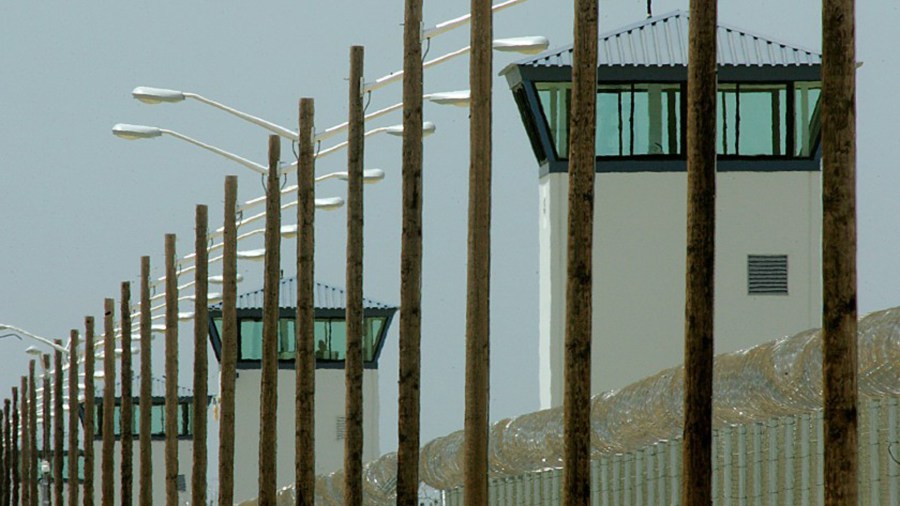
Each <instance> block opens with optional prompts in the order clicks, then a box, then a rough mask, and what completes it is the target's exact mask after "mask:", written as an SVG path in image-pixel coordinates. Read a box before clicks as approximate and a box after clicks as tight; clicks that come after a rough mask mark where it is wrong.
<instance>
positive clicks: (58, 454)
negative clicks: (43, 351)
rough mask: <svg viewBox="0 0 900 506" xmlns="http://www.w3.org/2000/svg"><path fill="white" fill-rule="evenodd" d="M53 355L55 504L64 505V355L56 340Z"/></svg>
mask: <svg viewBox="0 0 900 506" xmlns="http://www.w3.org/2000/svg"><path fill="white" fill-rule="evenodd" d="M53 342H54V343H55V344H56V346H57V347H56V350H55V351H54V353H53V504H58V505H59V506H62V504H63V448H64V445H63V437H64V436H63V374H65V373H64V372H63V354H62V351H60V349H61V348H62V340H60V339H55V340H54V341H53Z"/></svg>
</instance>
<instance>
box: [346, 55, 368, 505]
mask: <svg viewBox="0 0 900 506" xmlns="http://www.w3.org/2000/svg"><path fill="white" fill-rule="evenodd" d="M363 59H364V49H363V47H362V46H353V47H351V48H350V98H349V101H350V118H349V122H348V125H349V128H348V132H347V142H348V147H347V174H348V177H347V273H346V275H347V308H346V319H347V355H346V360H345V362H344V367H345V369H344V372H345V376H346V381H345V383H346V399H345V412H344V417H345V418H344V420H345V437H344V504H346V505H350V506H355V505H361V504H362V451H363V425H362V419H363V391H362V383H363V350H362V331H363V302H362V299H363V188H362V185H363V181H362V179H363V156H364V155H363V152H364V148H365V140H364V139H365V137H364V133H365V119H364V118H363V114H364V112H363Z"/></svg>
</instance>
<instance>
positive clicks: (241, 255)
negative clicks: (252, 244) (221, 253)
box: [237, 248, 266, 261]
mask: <svg viewBox="0 0 900 506" xmlns="http://www.w3.org/2000/svg"><path fill="white" fill-rule="evenodd" d="M237 257H238V259H240V260H257V261H258V260H263V259H264V258H265V257H266V249H265V248H260V249H250V250H244V251H238V252H237Z"/></svg>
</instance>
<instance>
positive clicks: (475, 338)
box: [465, 0, 493, 506]
mask: <svg viewBox="0 0 900 506" xmlns="http://www.w3.org/2000/svg"><path fill="white" fill-rule="evenodd" d="M471 9H472V10H471V12H472V29H471V42H470V46H471V48H472V56H471V58H470V60H469V89H470V90H471V97H472V98H471V105H470V109H469V125H470V126H469V146H470V148H469V241H468V242H469V247H468V262H467V279H466V281H467V282H466V285H467V289H466V415H465V452H466V467H465V491H466V493H465V501H466V504H467V505H471V506H475V505H479V506H480V505H484V504H487V503H488V458H489V457H488V430H489V425H488V424H489V416H488V413H489V408H490V379H491V378H490V314H491V313H490V311H491V304H490V302H491V165H492V164H491V156H492V142H491V121H492V111H491V103H492V102H491V79H492V77H493V76H492V74H491V65H492V62H493V55H492V50H493V49H492V47H491V45H492V39H493V18H492V16H493V14H492V11H491V0H472V3H471Z"/></svg>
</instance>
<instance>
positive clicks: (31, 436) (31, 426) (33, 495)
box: [27, 360, 40, 506]
mask: <svg viewBox="0 0 900 506" xmlns="http://www.w3.org/2000/svg"><path fill="white" fill-rule="evenodd" d="M28 454H29V455H30V456H31V459H30V460H29V461H28V463H27V465H28V467H29V470H28V476H29V478H30V481H29V487H28V500H29V503H30V504H32V505H34V506H37V505H38V479H39V477H38V476H39V475H38V472H39V470H40V467H39V466H38V460H39V458H38V445H37V383H36V382H35V377H34V360H32V361H30V362H29V363H28Z"/></svg>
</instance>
